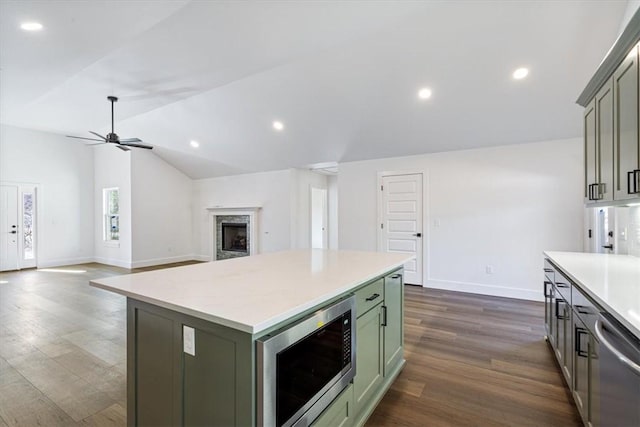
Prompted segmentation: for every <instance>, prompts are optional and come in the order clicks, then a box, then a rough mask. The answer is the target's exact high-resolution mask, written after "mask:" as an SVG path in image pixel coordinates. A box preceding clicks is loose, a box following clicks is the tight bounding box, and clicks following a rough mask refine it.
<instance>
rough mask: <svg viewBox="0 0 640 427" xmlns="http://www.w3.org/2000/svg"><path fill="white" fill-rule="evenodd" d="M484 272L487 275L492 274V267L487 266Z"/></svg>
mask: <svg viewBox="0 0 640 427" xmlns="http://www.w3.org/2000/svg"><path fill="white" fill-rule="evenodd" d="M485 270H486V272H487V274H493V265H487V267H486V269H485Z"/></svg>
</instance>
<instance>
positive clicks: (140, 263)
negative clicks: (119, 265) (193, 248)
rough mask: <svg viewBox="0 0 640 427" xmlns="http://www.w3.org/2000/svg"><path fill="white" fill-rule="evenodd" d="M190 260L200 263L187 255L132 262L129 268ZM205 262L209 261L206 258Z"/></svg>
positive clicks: (195, 256) (194, 256)
mask: <svg viewBox="0 0 640 427" xmlns="http://www.w3.org/2000/svg"><path fill="white" fill-rule="evenodd" d="M192 260H196V261H200V259H198V256H197V255H193V254H189V255H180V256H174V257H167V258H153V259H145V260H142V261H133V262H132V263H131V267H130V268H140V267H151V266H153V265H162V264H172V263H174V262H183V261H192ZM206 261H209V258H207V259H206Z"/></svg>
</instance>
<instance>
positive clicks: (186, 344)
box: [182, 325, 196, 356]
mask: <svg viewBox="0 0 640 427" xmlns="http://www.w3.org/2000/svg"><path fill="white" fill-rule="evenodd" d="M182 346H183V348H184V352H185V353H187V354H190V355H192V356H195V355H196V331H195V329H193V328H190V327H188V326H185V325H182Z"/></svg>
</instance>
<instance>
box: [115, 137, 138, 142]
mask: <svg viewBox="0 0 640 427" xmlns="http://www.w3.org/2000/svg"><path fill="white" fill-rule="evenodd" d="M120 142H142V140H141V139H140V138H123V139H120Z"/></svg>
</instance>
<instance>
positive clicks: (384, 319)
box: [382, 305, 387, 326]
mask: <svg viewBox="0 0 640 427" xmlns="http://www.w3.org/2000/svg"><path fill="white" fill-rule="evenodd" d="M382 326H387V306H386V305H383V306H382Z"/></svg>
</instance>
